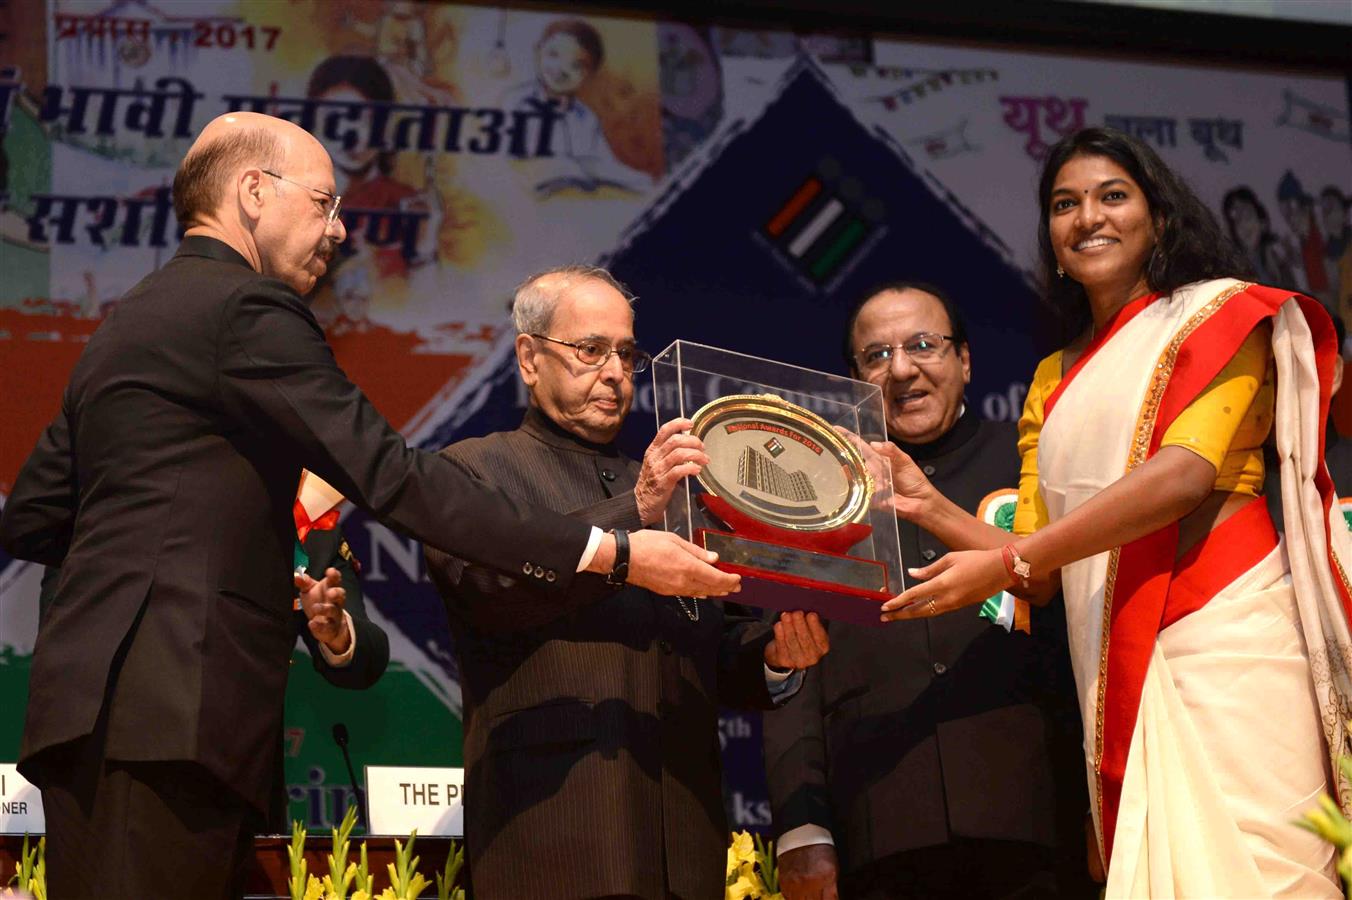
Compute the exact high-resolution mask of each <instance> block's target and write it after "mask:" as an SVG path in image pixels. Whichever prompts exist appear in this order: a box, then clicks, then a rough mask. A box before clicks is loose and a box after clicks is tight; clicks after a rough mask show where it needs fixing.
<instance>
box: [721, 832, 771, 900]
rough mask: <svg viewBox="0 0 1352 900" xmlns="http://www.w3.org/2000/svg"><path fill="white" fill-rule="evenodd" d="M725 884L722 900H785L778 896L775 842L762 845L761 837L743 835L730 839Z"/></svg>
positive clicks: (743, 833) (735, 835) (740, 833)
mask: <svg viewBox="0 0 1352 900" xmlns="http://www.w3.org/2000/svg"><path fill="white" fill-rule="evenodd" d="M724 884H725V885H726V887H725V888H724V889H723V898H724V900H746V898H750V900H784V895H783V894H781V893H780V892H779V871H778V867H777V866H776V865H775V842H774V841H762V840H761V836H760V835H755V836H752V835H750V834H748V833H747V832H745V831H739V832H737V833H736V834H734V835H732V841H731V843H729V844H728V868H727V879H726V881H725V882H724Z"/></svg>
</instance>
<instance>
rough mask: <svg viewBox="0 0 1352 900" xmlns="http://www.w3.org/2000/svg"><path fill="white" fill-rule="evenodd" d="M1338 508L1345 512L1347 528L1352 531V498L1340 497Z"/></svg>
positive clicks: (1344, 517) (1344, 518)
mask: <svg viewBox="0 0 1352 900" xmlns="http://www.w3.org/2000/svg"><path fill="white" fill-rule="evenodd" d="M1338 508H1339V509H1341V510H1342V511H1343V520H1344V521H1345V522H1347V527H1348V528H1349V529H1352V497H1339V498H1338Z"/></svg>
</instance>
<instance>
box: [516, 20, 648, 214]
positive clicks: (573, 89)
mask: <svg viewBox="0 0 1352 900" xmlns="http://www.w3.org/2000/svg"><path fill="white" fill-rule="evenodd" d="M604 60H605V45H604V43H603V42H602V40H601V35H600V33H599V32H598V31H597V30H596V29H595V28H593V27H592V26H591V25H588V24H587V23H586V22H583V21H581V20H580V19H558V20H555V21H553V22H551V23H549V24H548V25H547V26H545V29H544V31H542V32H541V34H540V39H539V40H538V41H537V42H536V44H535V79H534V80H533V81H528V82H525V83H523V84H519V85H516V86H515V87H513V88H510V89H509V90H508V91H507V93H506V94H505V95H504V97H503V103H502V105H503V108H505V109H525V110H532V109H534V108H536V107H535V104H538V103H549V104H552V105H553V106H554V108H555V109H556V110H557V111H558V113H559V117H558V119H557V120H556V121H555V124H554V127H553V130H552V132H551V135H550V150H551V152H552V157H540V158H538V159H537V160H535V162H536V163H538V164H540V167H541V169H542V170H543V174H542V177H540V178H539V179H538V180H537V182H536V184H535V191H536V193H537V194H539V195H540V196H542V197H548V196H551V195H553V194H555V193H557V192H558V191H560V190H563V189H565V188H577V189H580V190H584V191H594V190H596V189H597V188H599V187H603V186H610V187H616V188H621V189H623V190H628V191H634V192H640V191H645V190H647V189H648V188H650V187H652V182H653V180H652V177H651V176H650V175H648V174H647V173H646V172H641V171H639V170H638V169H635V168H632V167H630V166H627V165H625V164H624V163H623V162H621V161H620V160H619V159H617V158H616V156H615V153H614V151H613V150H612V149H611V146H610V142H609V141H608V140H606V136H605V132H604V131H603V130H602V128H601V120H600V119H599V118H598V117H597V115H596V113H594V112H593V111H592V110H591V109H590V108H588V107H587V105H586V104H585V103H583V102H582V100H581V99H580V98H579V97H578V92H579V91H580V90H581V89H582V87H583V86H584V85H585V84H586V83H587V81H588V80H589V79H590V78H591V77H592V76H593V75H595V74H596V72H597V71H598V70H599V69H600V68H601V64H602V62H603V61H604Z"/></svg>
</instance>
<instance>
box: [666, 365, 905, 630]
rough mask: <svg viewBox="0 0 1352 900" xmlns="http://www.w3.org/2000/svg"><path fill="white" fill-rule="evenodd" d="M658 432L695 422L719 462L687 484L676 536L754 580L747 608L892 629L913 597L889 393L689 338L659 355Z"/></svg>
mask: <svg viewBox="0 0 1352 900" xmlns="http://www.w3.org/2000/svg"><path fill="white" fill-rule="evenodd" d="M652 371H653V397H654V406H655V408H656V411H657V424H658V427H661V425H662V424H663V423H665V422H668V421H670V420H671V419H675V418H682V417H684V418H688V419H693V420H694V422H695V427H694V428H693V429H692V433H694V434H696V435H697V436H699V437H700V438H701V439H702V440H703V441H704V444H705V452H706V453H707V454H708V456H709V458H710V462H709V465H708V466H706V467H705V469H704V470H703V471H702V472H701V473H700V475H699V477H698V478H686V479H685V480H684V481H682V483H681V484H680V485H679V486H678V487H677V490H676V493H675V494H674V495H673V497H672V500H671V503H670V504H669V505H668V506H667V510H666V520H665V528H666V530H668V531H672V532H675V533H676V534H679V535H680V536H681V537H683V538H686V539H687V540H689V541H692V542H694V543H696V544H698V545H700V546H703V547H707V548H708V549H710V550H715V551H717V552H718V554H719V562H718V567H719V568H721V569H724V570H726V571H730V572H736V573H738V574H739V575H741V576H742V590H741V592H740V593H738V594H736V595H734V596H733V597H732V598H730V599H733V600H735V601H736V602H738V603H745V604H749V605H753V606H760V607H765V608H768V609H777V610H794V609H803V610H816V611H817V612H819V613H820V614H821V615H822V616H824V617H825V618H828V619H833V620H837V621H846V622H855V623H858V624H867V625H879V624H881V622H880V618H879V615H880V614H879V610H878V606H879V605H880V604H881V603H882V602H883V601H884V600H886V599H888V598H889V597H892V596H895V595H896V594H899V593H901V591H902V590H903V575H902V563H901V551H900V546H899V542H898V528H897V519H896V515H895V513H893V511H892V509H891V507H890V506H889V505H888V504H887V502H886V499H887V498H888V497H890V496H891V493H892V476H891V469H890V467H889V466H888V465H886V464H885V463H884V462H883V460H882V459H881V458H880V457H879V456H878V455H877V454H875V453H874V452H873V451H872V450H870V449H869V447H868V443H869V442H872V441H884V440H886V439H887V430H886V422H885V419H884V417H883V401H882V392H881V391H880V390H879V388H878V387H877V386H876V385H872V384H868V383H866V382H862V381H855V380H853V379H850V378H845V377H843V376H840V375H831V374H828V373H826V372H817V371H814V370H811V369H804V368H800V367H798V366H791V365H786V364H784V363H779V362H774V361H772V360H768V359H761V358H759V357H755V356H747V355H745V354H741V353H734V352H732V351H729V350H720V349H718V348H717V347H709V346H706V345H703V344H695V343H691V342H689V341H676V342H674V343H673V344H671V345H670V346H669V347H667V348H666V349H665V350H663V351H662V352H661V353H659V354H657V356H656V357H655V358H654V359H653V366H652Z"/></svg>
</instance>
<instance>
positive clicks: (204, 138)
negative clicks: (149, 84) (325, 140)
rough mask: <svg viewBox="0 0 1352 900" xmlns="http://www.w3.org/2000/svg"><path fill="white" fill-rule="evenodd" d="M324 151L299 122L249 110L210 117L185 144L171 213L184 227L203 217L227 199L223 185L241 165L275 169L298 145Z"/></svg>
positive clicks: (228, 183) (229, 181)
mask: <svg viewBox="0 0 1352 900" xmlns="http://www.w3.org/2000/svg"><path fill="white" fill-rule="evenodd" d="M310 145H313V148H318V149H321V150H322V149H323V148H322V145H321V144H320V143H319V141H317V140H316V139H315V138H314V137H313V136H312V135H311V134H310V133H309V132H307V131H305V130H304V129H303V128H301V127H300V126H298V125H296V124H294V123H292V122H288V121H286V120H285V119H279V118H277V117H276V116H265V115H262V114H261V113H254V112H232V113H226V114H225V115H223V116H217V117H216V118H214V119H212V120H211V121H210V122H209V123H207V126H206V127H205V128H203V129H202V133H201V134H199V135H198V136H197V140H195V141H193V143H192V146H191V147H190V148H188V153H187V155H186V156H184V157H183V162H182V163H181V164H180V165H179V167H178V173H177V174H176V175H175V176H174V214H175V215H177V216H178V222H179V224H180V225H182V226H183V227H184V228H191V227H192V226H194V225H198V224H201V223H202V221H203V219H204V218H205V217H206V216H207V215H209V214H212V213H215V212H217V210H218V208H219V207H220V206H221V204H222V203H224V202H225V201H226V200H227V199H228V198H227V196H226V195H227V193H228V191H227V189H228V187H229V186H230V185H231V184H232V183H233V181H234V179H235V176H236V175H237V174H238V173H239V172H240V171H241V170H243V169H247V168H251V167H253V168H259V169H269V170H271V171H274V172H275V171H278V170H279V169H281V168H284V167H285V166H286V161H287V158H288V157H289V156H290V155H291V154H292V153H294V152H295V150H296V149H298V147H305V148H307V149H312V148H311V146H310Z"/></svg>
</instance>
